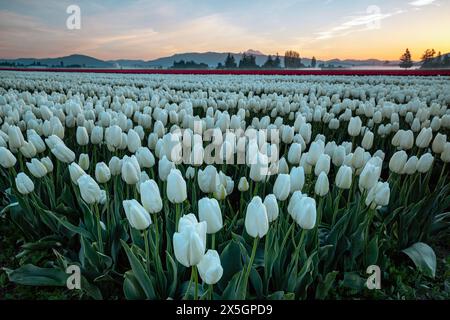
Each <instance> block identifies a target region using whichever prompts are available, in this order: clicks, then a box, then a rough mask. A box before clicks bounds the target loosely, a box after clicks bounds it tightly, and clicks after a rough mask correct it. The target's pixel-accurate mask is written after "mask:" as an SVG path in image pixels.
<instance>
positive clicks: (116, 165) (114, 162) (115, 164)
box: [108, 156, 122, 176]
mask: <svg viewBox="0 0 450 320" xmlns="http://www.w3.org/2000/svg"><path fill="white" fill-rule="evenodd" d="M108 167H109V171H110V172H111V175H113V176H117V175H119V174H120V173H121V171H122V160H121V159H119V158H118V157H116V156H113V157H112V158H111V160H109V163H108Z"/></svg>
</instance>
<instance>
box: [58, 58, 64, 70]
mask: <svg viewBox="0 0 450 320" xmlns="http://www.w3.org/2000/svg"><path fill="white" fill-rule="evenodd" d="M59 65H60V66H61V68H64V61H62V60H61V62H60V63H59Z"/></svg>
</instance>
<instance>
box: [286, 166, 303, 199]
mask: <svg viewBox="0 0 450 320" xmlns="http://www.w3.org/2000/svg"><path fill="white" fill-rule="evenodd" d="M289 176H290V187H291V190H290V193H294V192H295V191H301V190H302V189H303V185H304V184H305V171H304V170H303V167H293V168H292V169H291V173H290V175H289Z"/></svg>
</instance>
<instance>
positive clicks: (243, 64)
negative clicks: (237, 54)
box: [239, 53, 259, 69]
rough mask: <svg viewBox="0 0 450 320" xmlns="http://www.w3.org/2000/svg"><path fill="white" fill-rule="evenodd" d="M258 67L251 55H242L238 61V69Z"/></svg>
mask: <svg viewBox="0 0 450 320" xmlns="http://www.w3.org/2000/svg"><path fill="white" fill-rule="evenodd" d="M258 67H259V66H258V65H257V64H256V57H255V56H254V55H252V54H249V55H247V54H246V53H243V54H242V58H241V60H240V61H239V68H240V69H256V68H258Z"/></svg>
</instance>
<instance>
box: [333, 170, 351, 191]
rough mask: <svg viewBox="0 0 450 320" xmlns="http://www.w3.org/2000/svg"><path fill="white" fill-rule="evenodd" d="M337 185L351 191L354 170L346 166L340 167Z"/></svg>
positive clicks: (336, 180)
mask: <svg viewBox="0 0 450 320" xmlns="http://www.w3.org/2000/svg"><path fill="white" fill-rule="evenodd" d="M335 183H336V186H337V187H338V188H340V189H350V187H351V185H352V168H350V167H348V166H346V165H343V166H341V167H339V170H338V172H337V174H336V179H335Z"/></svg>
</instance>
